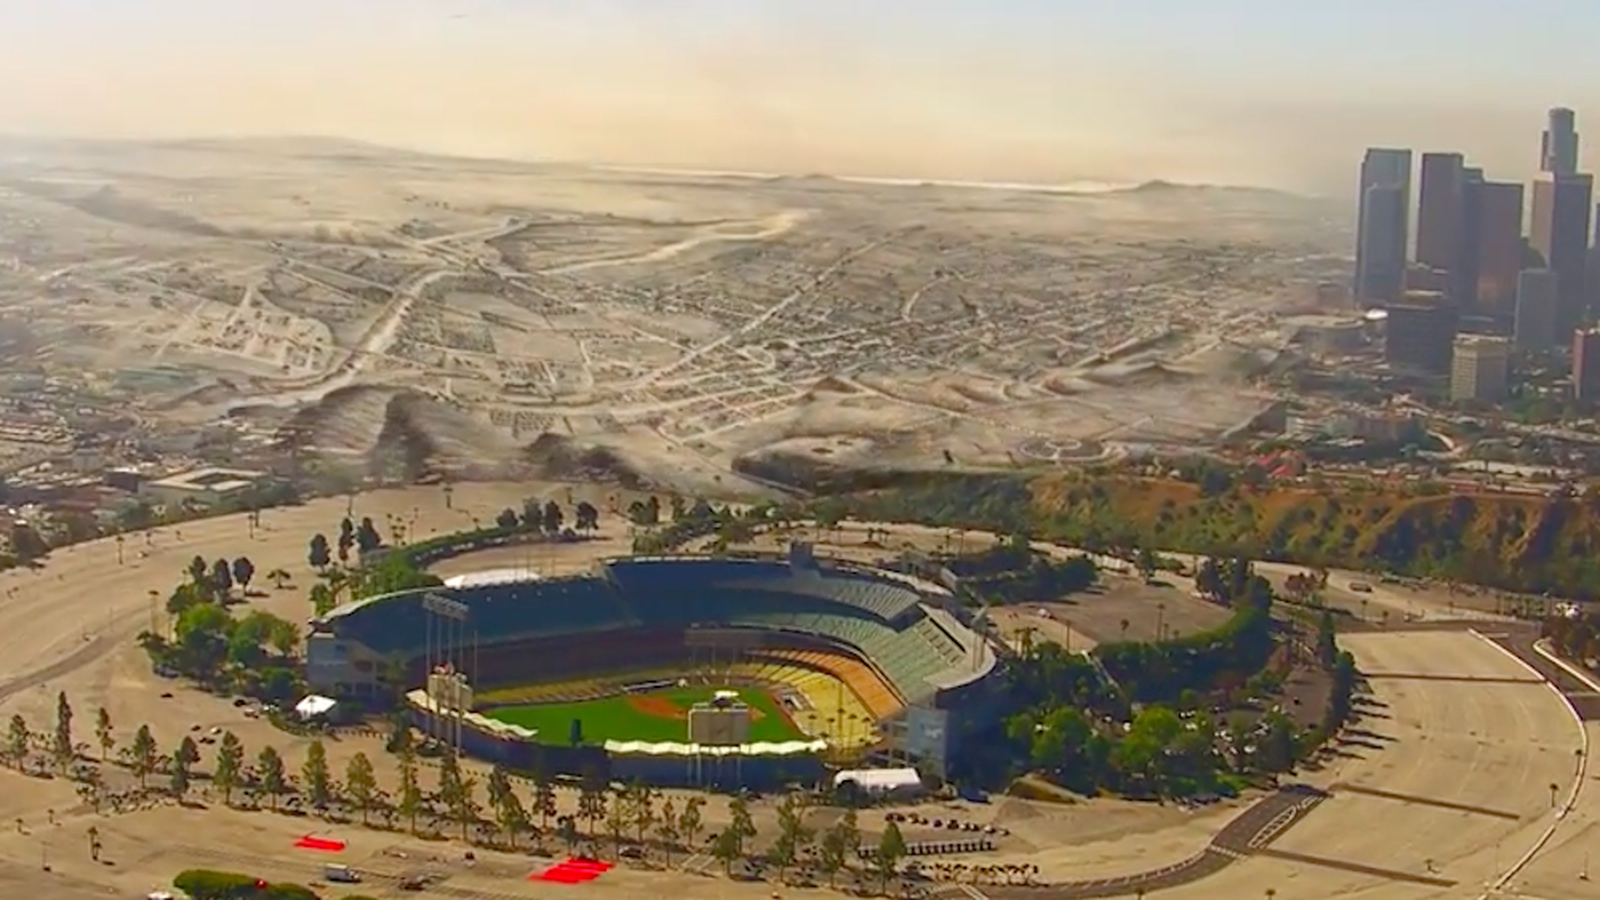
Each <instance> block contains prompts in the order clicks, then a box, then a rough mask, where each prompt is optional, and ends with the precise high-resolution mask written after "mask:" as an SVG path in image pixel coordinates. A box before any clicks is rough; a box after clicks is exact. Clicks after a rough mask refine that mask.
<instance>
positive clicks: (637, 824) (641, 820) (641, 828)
mask: <svg viewBox="0 0 1600 900" xmlns="http://www.w3.org/2000/svg"><path fill="white" fill-rule="evenodd" d="M628 795H629V796H628V823H629V824H630V825H632V826H633V830H634V840H636V841H638V842H639V843H641V844H642V843H644V836H645V835H646V834H648V833H649V831H650V829H651V827H652V826H654V825H655V824H656V796H657V794H656V792H655V791H654V790H652V789H651V788H650V787H648V786H647V785H643V784H635V785H633V786H632V787H631V788H629V789H628Z"/></svg>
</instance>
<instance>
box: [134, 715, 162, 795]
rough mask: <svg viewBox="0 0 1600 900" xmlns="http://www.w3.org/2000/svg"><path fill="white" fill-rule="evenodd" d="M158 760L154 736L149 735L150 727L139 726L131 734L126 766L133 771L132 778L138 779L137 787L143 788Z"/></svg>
mask: <svg viewBox="0 0 1600 900" xmlns="http://www.w3.org/2000/svg"><path fill="white" fill-rule="evenodd" d="M160 759H161V754H160V751H159V749H158V748H157V747H156V739H155V735H152V734H151V733H150V726H149V725H140V726H139V730H138V731H136V732H134V733H133V743H132V744H130V745H128V766H129V768H131V769H133V774H134V777H136V778H138V779H139V787H141V788H143V787H144V786H145V782H146V781H147V780H148V779H149V778H150V776H151V775H152V774H154V773H155V771H156V766H157V765H158V763H159V762H160Z"/></svg>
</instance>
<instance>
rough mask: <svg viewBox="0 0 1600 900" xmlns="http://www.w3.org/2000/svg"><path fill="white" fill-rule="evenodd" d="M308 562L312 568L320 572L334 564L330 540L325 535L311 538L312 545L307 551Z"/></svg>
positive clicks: (316, 535) (315, 535)
mask: <svg viewBox="0 0 1600 900" xmlns="http://www.w3.org/2000/svg"><path fill="white" fill-rule="evenodd" d="M306 562H308V563H310V564H311V568H313V569H316V570H318V571H319V572H320V571H321V570H323V569H326V568H327V567H328V566H329V565H331V564H332V563H333V554H332V553H330V552H329V550H328V538H327V536H326V535H323V534H314V535H312V536H311V545H310V547H309V549H308V550H307V551H306Z"/></svg>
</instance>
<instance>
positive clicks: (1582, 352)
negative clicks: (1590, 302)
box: [1572, 328, 1600, 400]
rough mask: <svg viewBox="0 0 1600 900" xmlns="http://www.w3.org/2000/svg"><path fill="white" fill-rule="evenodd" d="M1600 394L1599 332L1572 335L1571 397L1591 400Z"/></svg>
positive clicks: (1580, 332) (1592, 330)
mask: <svg viewBox="0 0 1600 900" xmlns="http://www.w3.org/2000/svg"><path fill="white" fill-rule="evenodd" d="M1596 394H1600V330H1596V329H1593V328H1589V329H1585V330H1582V331H1578V332H1575V333H1574V334H1573V335H1572V396H1574V397H1577V398H1579V399H1584V400H1587V399H1592V398H1593V397H1594V396H1595V395H1596Z"/></svg>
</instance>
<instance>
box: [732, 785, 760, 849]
mask: <svg viewBox="0 0 1600 900" xmlns="http://www.w3.org/2000/svg"><path fill="white" fill-rule="evenodd" d="M728 828H729V829H731V830H732V831H733V834H734V837H735V838H736V839H737V840H738V842H739V854H740V855H741V856H742V855H744V848H745V844H746V842H748V841H750V840H751V839H753V838H754V837H755V836H756V823H755V820H753V819H752V818H750V801H749V800H748V799H747V798H746V797H745V796H744V795H743V794H740V795H738V796H736V797H734V798H733V799H732V800H729V801H728Z"/></svg>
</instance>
